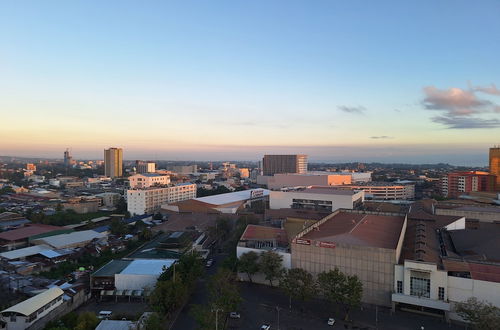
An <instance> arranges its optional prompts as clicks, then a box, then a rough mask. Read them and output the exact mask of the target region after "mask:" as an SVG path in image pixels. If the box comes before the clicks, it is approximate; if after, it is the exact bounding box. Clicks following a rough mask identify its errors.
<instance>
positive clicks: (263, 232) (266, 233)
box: [240, 225, 288, 244]
mask: <svg viewBox="0 0 500 330" xmlns="http://www.w3.org/2000/svg"><path fill="white" fill-rule="evenodd" d="M249 240H254V241H259V240H264V241H269V240H276V241H277V242H281V243H283V244H287V243H288V236H287V234H286V231H285V230H284V229H281V228H275V227H266V226H257V225H248V226H247V228H246V229H245V231H244V232H243V235H241V238H240V241H249Z"/></svg>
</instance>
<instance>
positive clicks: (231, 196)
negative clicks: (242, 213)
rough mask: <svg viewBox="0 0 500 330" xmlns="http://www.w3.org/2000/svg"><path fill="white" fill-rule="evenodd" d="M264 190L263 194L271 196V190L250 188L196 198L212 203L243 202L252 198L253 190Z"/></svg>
mask: <svg viewBox="0 0 500 330" xmlns="http://www.w3.org/2000/svg"><path fill="white" fill-rule="evenodd" d="M255 190H262V194H263V196H269V190H267V189H248V190H242V191H235V192H230V193H226V194H219V195H213V196H206V197H199V198H194V199H195V200H197V201H200V202H204V203H208V204H212V205H224V204H229V203H234V202H242V201H246V200H249V199H251V198H252V197H251V196H252V191H255Z"/></svg>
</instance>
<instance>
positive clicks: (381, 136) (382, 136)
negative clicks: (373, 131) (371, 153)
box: [370, 135, 394, 140]
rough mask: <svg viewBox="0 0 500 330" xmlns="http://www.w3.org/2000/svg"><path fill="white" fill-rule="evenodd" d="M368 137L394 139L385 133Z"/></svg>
mask: <svg viewBox="0 0 500 330" xmlns="http://www.w3.org/2000/svg"><path fill="white" fill-rule="evenodd" d="M370 139H376V140H377V139H379V140H385V139H394V137H393V136H387V135H379V136H370Z"/></svg>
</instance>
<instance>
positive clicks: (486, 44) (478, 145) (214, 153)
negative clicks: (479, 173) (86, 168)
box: [0, 0, 500, 166]
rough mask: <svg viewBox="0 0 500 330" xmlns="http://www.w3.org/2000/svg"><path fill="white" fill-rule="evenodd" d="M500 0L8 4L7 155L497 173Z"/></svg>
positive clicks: (2, 70)
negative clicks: (114, 152) (462, 168)
mask: <svg viewBox="0 0 500 330" xmlns="http://www.w3.org/2000/svg"><path fill="white" fill-rule="evenodd" d="M499 16H500V2H499V1H451V0H450V1H433V0H428V1H413V2H409V1H319V0H317V1H292V0H287V1H277V0H271V1H270V0H265V1H264V0H262V1H260V0H256V1H188V0H183V1H124V0H120V1H50V0H48V1H2V2H0V115H1V116H0V123H1V124H0V155H13V156H38V157H59V158H60V157H62V153H63V151H64V150H65V149H66V148H71V150H72V153H73V156H74V157H75V158H77V159H85V158H102V157H103V149H104V148H107V147H112V146H113V147H122V148H124V158H125V159H150V160H155V159H172V160H258V159H259V158H261V157H262V155H263V154H266V153H306V154H308V155H309V158H310V161H321V162H347V161H352V162H355V161H362V162H370V161H376V162H386V163H390V162H401V163H438V162H448V163H451V164H457V165H470V166H478V165H486V164H487V161H488V158H487V157H488V148H489V147H491V146H493V145H494V144H500V65H499V54H500V19H498V17H499Z"/></svg>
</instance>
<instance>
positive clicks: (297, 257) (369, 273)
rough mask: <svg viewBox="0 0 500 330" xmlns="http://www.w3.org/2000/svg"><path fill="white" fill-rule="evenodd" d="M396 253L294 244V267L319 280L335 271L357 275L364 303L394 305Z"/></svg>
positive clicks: (349, 247) (364, 248)
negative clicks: (392, 300) (326, 272)
mask: <svg viewBox="0 0 500 330" xmlns="http://www.w3.org/2000/svg"><path fill="white" fill-rule="evenodd" d="M395 260H396V250H390V249H381V248H372V247H362V246H353V245H348V244H338V243H337V244H336V245H335V248H327V247H319V246H315V244H314V243H311V245H302V244H297V243H292V267H293V268H303V269H305V270H307V271H308V272H310V273H312V274H313V275H315V276H317V275H318V274H319V273H320V272H323V271H329V270H332V269H334V268H335V267H337V268H339V270H340V271H342V272H343V273H346V274H349V275H356V276H358V277H359V279H360V280H361V282H362V283H363V297H362V301H363V302H364V303H368V304H378V305H384V306H390V305H391V293H392V290H393V285H394V265H395Z"/></svg>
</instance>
